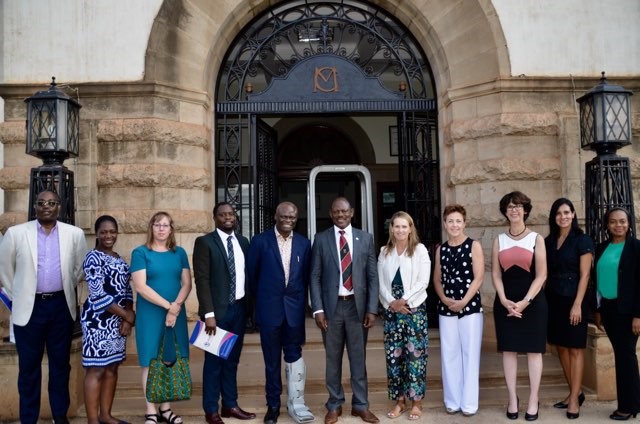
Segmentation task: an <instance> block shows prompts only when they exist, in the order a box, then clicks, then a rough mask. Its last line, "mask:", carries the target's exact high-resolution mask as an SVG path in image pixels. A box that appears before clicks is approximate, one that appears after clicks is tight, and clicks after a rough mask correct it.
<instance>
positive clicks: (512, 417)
mask: <svg viewBox="0 0 640 424" xmlns="http://www.w3.org/2000/svg"><path fill="white" fill-rule="evenodd" d="M516 399H518V403H517V405H516V406H517V408H518V409H520V398H519V397H516ZM507 418H509V419H510V420H517V419H518V411H517V410H516V412H509V402H507Z"/></svg>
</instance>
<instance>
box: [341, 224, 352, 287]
mask: <svg viewBox="0 0 640 424" xmlns="http://www.w3.org/2000/svg"><path fill="white" fill-rule="evenodd" d="M338 232H339V233H340V267H341V268H342V285H343V286H344V288H345V289H347V290H349V291H351V290H352V289H353V282H352V281H351V252H350V251H349V243H347V238H346V237H345V236H344V230H340V231H338Z"/></svg>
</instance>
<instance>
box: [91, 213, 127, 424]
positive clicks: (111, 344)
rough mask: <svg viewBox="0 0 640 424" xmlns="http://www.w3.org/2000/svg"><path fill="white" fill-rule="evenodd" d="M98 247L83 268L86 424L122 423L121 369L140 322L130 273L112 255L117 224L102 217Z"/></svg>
mask: <svg viewBox="0 0 640 424" xmlns="http://www.w3.org/2000/svg"><path fill="white" fill-rule="evenodd" d="M95 232H96V247H95V249H93V250H91V251H90V252H89V253H87V256H86V258H85V260H84V264H83V268H84V273H85V276H86V280H87V285H88V287H89V297H88V298H87V300H86V301H85V303H84V305H83V306H82V315H81V318H80V321H81V324H82V366H83V367H85V370H86V374H85V378H84V400H85V407H86V410H87V422H88V423H89V424H98V423H109V424H115V423H122V421H120V420H118V419H116V418H114V417H112V416H111V406H112V405H113V397H114V394H115V390H116V384H117V382H118V366H119V365H120V364H121V363H122V362H123V361H124V359H125V345H126V337H127V336H128V335H129V334H130V333H131V327H132V326H133V324H134V321H135V313H134V312H133V297H132V293H131V286H130V284H129V278H130V276H131V275H130V274H129V267H128V266H127V264H126V262H125V261H124V260H123V259H122V258H121V257H120V256H119V255H118V254H117V253H116V252H114V251H113V246H114V244H115V243H116V239H117V238H118V223H117V222H116V220H115V219H114V218H113V217H111V216H109V215H103V216H101V217H100V218H98V219H97V220H96V223H95Z"/></svg>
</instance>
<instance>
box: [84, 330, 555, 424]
mask: <svg viewBox="0 0 640 424" xmlns="http://www.w3.org/2000/svg"><path fill="white" fill-rule="evenodd" d="M439 347H440V346H439V332H438V330H437V329H430V330H429V359H428V363H427V396H426V399H425V406H426V407H428V408H429V407H438V406H441V405H442V399H443V396H442V369H441V363H440V349H439ZM303 356H304V358H305V362H306V364H307V380H306V395H305V398H306V401H307V404H308V405H309V406H310V407H311V408H312V410H314V411H316V413H320V414H324V402H326V400H327V392H326V387H325V383H324V370H325V367H324V347H323V345H322V336H321V334H320V331H319V330H318V329H317V328H316V327H315V324H314V322H313V320H311V319H309V320H307V344H306V345H305V347H304V350H303ZM203 360H204V352H203V351H202V350H200V349H197V348H193V347H192V348H191V350H190V366H191V374H192V379H193V396H192V399H191V400H189V401H184V402H180V403H179V405H176V407H175V409H177V410H178V409H179V411H180V413H181V414H182V415H185V416H197V415H201V414H202V366H203ZM366 361H367V374H368V381H369V393H370V395H369V397H370V402H371V403H372V404H374V403H375V404H377V405H381V404H386V403H390V401H388V399H387V382H386V366H385V358H384V348H383V341H382V325H381V323H377V325H376V326H374V327H373V328H372V329H371V331H370V333H369V342H368V345H367V357H366ZM282 378H283V381H285V377H284V367H283V376H282ZM264 383H265V379H264V362H263V358H262V351H261V348H260V336H259V334H257V333H254V334H247V335H245V341H244V346H243V351H242V356H241V358H240V367H239V369H238V391H239V393H240V399H239V402H240V405H241V406H242V408H244V409H246V410H249V411H253V412H256V413H258V414H263V413H264V411H263V410H264V404H265V400H264ZM343 385H344V389H345V392H346V393H347V403H349V399H350V395H351V391H350V387H349V366H348V360H347V358H346V353H345V356H344V358H343ZM518 385H519V386H521V387H522V388H521V389H519V393H520V397H521V398H522V399H526V391H527V390H528V389H527V387H528V375H527V364H526V355H521V356H520V357H519V358H518ZM141 387H142V383H141V372H140V367H139V366H138V358H137V355H136V352H135V343H134V338H133V337H130V338H129V342H128V350H127V360H126V362H125V363H124V364H122V365H121V366H120V371H119V380H118V388H117V392H116V398H115V401H114V407H113V412H114V415H115V416H130V415H134V416H135V415H141V413H142V412H143V411H144V398H143V394H142V389H141ZM480 388H481V390H480V403H481V405H483V406H488V405H503V404H504V403H505V397H506V388H505V386H504V375H503V372H502V357H501V355H500V354H499V353H497V352H496V351H495V347H491V346H485V347H483V352H482V357H481V373H480ZM285 390H286V389H285ZM540 395H541V404H546V403H555V402H557V401H558V400H560V399H562V398H563V397H564V396H565V395H566V384H565V382H564V376H563V374H562V368H561V366H560V363H559V361H558V358H557V357H556V356H555V355H553V354H551V353H548V354H546V355H545V356H544V373H543V377H542V385H541V390H540ZM282 404H283V405H286V399H285V398H284V397H283V399H282ZM79 414H80V415H81V416H84V414H85V411H84V409H82V410H80V411H79Z"/></svg>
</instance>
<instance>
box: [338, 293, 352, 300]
mask: <svg viewBox="0 0 640 424" xmlns="http://www.w3.org/2000/svg"><path fill="white" fill-rule="evenodd" d="M354 297H355V296H354V295H352V294H348V295H346V296H338V300H353V298H354Z"/></svg>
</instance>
